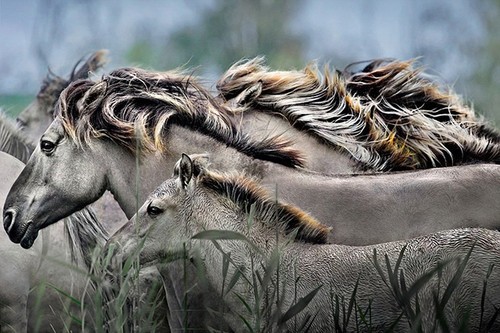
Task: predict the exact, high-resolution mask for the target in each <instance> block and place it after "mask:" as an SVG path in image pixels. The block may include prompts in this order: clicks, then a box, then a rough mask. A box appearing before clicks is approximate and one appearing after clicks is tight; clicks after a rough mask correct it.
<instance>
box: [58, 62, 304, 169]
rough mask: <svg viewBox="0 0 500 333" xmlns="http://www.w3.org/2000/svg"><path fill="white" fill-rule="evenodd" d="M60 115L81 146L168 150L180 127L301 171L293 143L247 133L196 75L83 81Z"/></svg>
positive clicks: (71, 89) (126, 74)
mask: <svg viewBox="0 0 500 333" xmlns="http://www.w3.org/2000/svg"><path fill="white" fill-rule="evenodd" d="M58 114H59V115H60V116H61V118H62V120H63V124H64V125H65V129H66V130H67V132H68V133H70V136H71V137H72V138H73V139H74V140H75V141H77V142H81V141H88V140H89V139H90V138H91V137H101V136H105V137H108V138H110V139H112V140H113V141H115V142H117V143H119V144H120V145H122V146H124V147H126V148H128V149H129V150H130V151H131V152H133V153H134V152H135V151H136V148H137V147H136V144H137V142H139V144H140V145H141V147H140V148H141V151H143V152H150V151H155V150H160V151H163V150H164V149H165V148H166V147H164V139H165V137H166V128H167V127H168V125H169V124H177V125H180V126H183V127H188V128H190V129H192V130H195V131H198V132H201V133H202V134H205V135H208V136H210V137H212V138H214V139H216V140H217V141H219V142H222V143H224V144H226V145H229V146H231V147H234V148H235V149H237V150H239V151H241V152H243V153H245V154H247V155H249V156H252V157H255V158H260V159H265V160H271V161H274V162H278V163H281V164H285V165H290V166H302V165H303V160H302V159H301V155H300V153H299V152H297V151H295V150H293V149H292V148H291V145H292V143H291V142H289V141H286V140H284V139H282V138H279V137H275V138H270V139H268V140H263V141H260V142H255V141H253V140H252V139H251V138H250V137H249V136H247V135H245V134H243V133H241V132H240V130H239V129H238V127H237V125H236V124H235V123H234V121H233V118H232V117H231V115H230V114H229V113H228V112H227V109H226V108H225V107H224V106H223V105H221V104H220V103H218V102H217V101H216V100H215V99H214V98H213V97H212V95H211V94H210V93H209V92H208V91H207V90H206V89H204V88H203V87H202V86H201V85H200V84H199V83H198V81H197V80H196V78H195V77H193V76H192V75H186V74H184V73H182V72H179V71H170V72H162V73H159V72H149V71H145V70H142V69H137V68H122V69H118V70H115V71H113V72H111V73H110V74H109V75H106V76H104V77H103V79H102V80H100V81H98V82H92V81H90V80H79V81H76V82H75V83H72V84H70V85H69V86H68V88H67V89H66V90H65V91H64V92H63V94H61V99H60V101H59V104H58Z"/></svg>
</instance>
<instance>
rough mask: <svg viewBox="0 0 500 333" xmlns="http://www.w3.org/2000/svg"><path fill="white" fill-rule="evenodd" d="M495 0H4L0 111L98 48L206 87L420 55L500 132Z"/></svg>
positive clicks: (120, 62) (0, 1) (119, 60)
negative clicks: (248, 70) (230, 74)
mask: <svg viewBox="0 0 500 333" xmlns="http://www.w3.org/2000/svg"><path fill="white" fill-rule="evenodd" d="M499 14H500V0H498V1H497V0H489V1H488V0H440V1H434V0H419V1H400V0H386V1H372V0H356V1H340V0H339V1H336V0H307V1H306V0H303V1H300V0H178V1H173V0H172V1H168V0H141V1H133V0H106V1H99V0H23V1H18V0H0V41H1V45H0V106H1V107H2V108H3V109H4V110H6V111H7V112H8V113H9V114H11V115H15V114H17V113H18V112H19V111H20V110H22V108H24V107H25V106H26V105H27V104H28V103H29V102H30V101H31V100H32V99H33V98H34V96H35V95H36V93H37V91H38V89H39V87H40V84H41V82H42V80H43V78H44V77H45V76H46V75H47V70H48V68H50V70H51V71H53V72H54V73H56V74H58V75H60V76H67V75H68V74H69V73H70V72H71V70H72V68H73V66H74V64H75V62H76V61H77V60H78V59H80V58H82V57H83V56H86V55H89V54H90V53H91V52H93V51H95V50H98V49H101V48H105V49H108V50H109V51H110V58H111V61H110V63H108V65H107V66H106V67H105V71H109V70H111V69H114V68H117V67H122V66H140V67H143V68H148V69H155V70H168V69H173V68H175V67H178V66H184V67H187V68H196V70H195V74H197V75H201V76H204V77H205V78H207V81H206V82H207V83H208V85H209V86H210V84H212V85H214V84H215V80H216V79H217V77H218V75H220V74H221V73H222V72H223V71H224V70H226V69H227V68H228V67H229V66H230V65H231V64H232V63H234V62H235V61H237V60H239V59H241V58H249V57H254V56H256V55H264V56H266V58H267V63H268V65H269V66H271V67H272V68H274V69H301V68H303V67H304V66H305V65H306V64H307V63H309V62H311V61H317V62H318V63H319V64H321V65H322V64H326V63H328V64H330V66H331V67H334V68H337V69H343V68H344V67H345V66H347V65H348V64H349V63H352V62H357V61H363V60H369V59H373V58H398V59H409V58H415V57H418V58H419V63H420V64H421V65H423V66H424V67H425V68H427V70H428V72H429V73H431V74H433V75H436V76H438V77H439V78H440V80H441V81H442V82H445V83H446V84H447V85H449V86H451V87H452V88H453V89H455V90H456V91H457V92H458V93H459V94H461V95H462V96H463V98H464V99H465V100H466V101H468V102H469V103H471V104H473V105H474V107H475V109H476V110H477V111H478V112H479V113H482V114H484V115H485V116H486V117H487V118H488V119H490V120H491V121H493V122H495V123H496V124H500V111H499V110H498V109H499V107H498V105H499V103H500V94H499V92H500V20H499V19H498V18H499V17H500V16H499Z"/></svg>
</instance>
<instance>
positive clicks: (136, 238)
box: [111, 154, 330, 264]
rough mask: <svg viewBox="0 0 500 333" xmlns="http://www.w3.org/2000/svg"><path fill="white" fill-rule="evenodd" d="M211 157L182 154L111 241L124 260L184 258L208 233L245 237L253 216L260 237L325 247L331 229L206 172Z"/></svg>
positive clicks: (245, 183) (259, 191) (242, 182)
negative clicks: (192, 242)
mask: <svg viewBox="0 0 500 333" xmlns="http://www.w3.org/2000/svg"><path fill="white" fill-rule="evenodd" d="M207 165H208V157H207V156H206V155H191V157H189V156H187V155H185V154H183V155H182V158H181V159H180V160H179V161H178V162H177V165H176V167H175V170H174V177H173V178H171V179H169V180H167V181H165V182H164V183H163V184H161V185H160V186H159V187H158V188H157V189H156V190H155V191H154V192H153V193H152V194H151V195H150V197H149V198H148V199H147V200H146V202H145V203H144V205H143V206H142V207H141V208H140V209H139V210H138V212H137V214H136V215H135V216H134V217H133V218H132V219H131V220H130V221H129V222H128V223H127V224H126V225H125V226H123V227H122V228H121V229H120V230H119V231H118V232H117V233H115V235H114V236H113V237H112V238H111V243H116V244H118V246H119V248H120V253H121V257H122V258H129V257H131V256H134V255H139V258H140V261H141V263H142V264H145V263H157V262H159V261H164V260H173V259H178V258H181V257H183V255H184V254H183V251H184V246H183V244H184V243H187V242H188V241H189V240H190V239H191V238H192V237H193V236H194V235H195V234H197V233H198V232H200V231H203V230H232V231H240V230H242V229H244V228H246V227H247V224H246V223H247V222H248V220H249V219H251V218H252V217H250V215H251V214H253V218H254V219H255V220H256V221H258V223H260V224H261V228H259V232H262V230H264V232H265V233H266V235H256V238H262V239H265V238H266V237H267V236H270V237H273V238H274V237H275V235H276V234H275V231H276V230H278V231H279V232H282V233H284V235H283V236H284V237H286V235H285V234H289V235H293V237H294V241H300V242H307V243H314V244H322V243H326V240H327V236H328V233H329V232H330V228H328V227H326V226H324V225H322V224H320V223H319V222H317V221H316V220H315V219H314V218H312V217H310V216H309V215H307V214H306V213H304V212H303V211H301V210H300V209H299V208H297V207H294V206H290V205H287V204H284V203H281V202H277V201H276V200H275V199H274V198H272V196H271V195H270V194H268V193H267V191H265V190H264V189H263V188H262V187H260V186H259V185H258V184H257V183H255V182H254V181H252V180H250V179H248V178H245V177H243V176H241V175H238V174H222V173H218V172H215V171H210V170H208V169H207Z"/></svg>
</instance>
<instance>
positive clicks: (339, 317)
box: [109, 155, 500, 332]
mask: <svg viewBox="0 0 500 333" xmlns="http://www.w3.org/2000/svg"><path fill="white" fill-rule="evenodd" d="M175 174H176V176H175V177H174V178H171V179H169V180H167V181H165V182H164V183H163V184H162V185H161V186H160V187H158V188H157V189H156V190H155V191H154V192H153V194H152V195H151V196H150V197H149V198H148V199H147V200H146V202H145V203H144V205H143V206H142V207H141V208H140V209H139V210H138V211H137V214H136V215H135V217H134V218H132V219H131V220H130V221H129V222H128V224H126V225H125V226H123V227H122V228H121V229H120V230H119V231H118V232H117V233H115V234H114V235H113V236H112V238H111V239H110V241H109V244H110V245H114V246H115V248H118V251H117V253H116V252H115V253H116V256H117V258H121V260H123V262H121V261H120V259H118V260H117V261H118V263H119V264H120V266H121V265H122V264H123V263H124V262H125V261H128V260H131V258H135V257H138V258H139V260H140V263H141V265H145V266H147V265H158V264H160V263H162V262H164V261H165V260H167V261H168V260H179V259H182V258H184V259H188V260H186V261H187V262H188V264H189V263H190V261H189V259H191V262H195V263H198V265H199V267H198V269H201V272H203V273H204V274H205V277H206V279H207V280H208V283H209V285H210V286H211V287H212V290H216V291H218V292H217V293H215V294H214V295H213V296H212V297H219V298H220V299H221V301H223V302H225V305H226V307H225V308H224V307H222V309H223V311H224V312H222V314H221V319H222V318H224V319H225V320H226V321H227V322H228V324H229V326H230V327H231V329H232V330H233V331H235V332H246V331H281V330H282V331H287V332H292V331H293V332H300V331H304V330H306V328H307V331H308V332H325V331H331V330H332V329H333V328H335V330H336V331H337V329H339V331H358V330H361V331H364V330H366V331H372V330H376V331H379V330H387V329H389V330H395V331H409V330H412V329H413V330H415V329H416V330H421V331H424V332H430V331H438V330H441V329H442V330H449V331H457V330H460V329H465V330H468V331H469V330H470V331H483V330H492V331H496V330H498V329H500V319H499V318H498V313H499V309H500V275H499V274H495V272H494V271H495V270H498V265H499V264H500V233H499V232H498V231H490V230H484V229H457V230H450V231H444V232H439V233H434V234H430V235H427V236H422V237H419V238H414V239H410V240H407V241H399V242H390V243H384V244H378V245H372V246H363V247H351V246H344V245H324V243H325V242H326V239H327V233H328V228H327V227H326V226H324V225H321V224H320V223H318V222H316V221H315V220H314V219H313V218H311V217H310V216H308V215H307V214H306V213H304V212H303V211H301V210H300V209H298V208H297V207H294V206H290V205H287V204H283V203H281V202H279V201H276V200H275V198H274V196H273V195H270V194H268V193H266V191H265V190H264V189H263V188H261V187H260V186H259V185H258V184H257V183H255V182H253V181H251V180H250V179H248V178H246V177H243V176H241V175H234V174H233V175H228V174H221V173H217V172H213V171H208V170H207V169H206V168H205V167H204V166H203V164H201V163H193V162H192V161H191V160H190V158H189V157H187V156H186V155H183V157H182V159H181V160H180V162H179V167H178V168H177V171H176V172H175ZM137 230H140V231H139V232H137ZM290 234H291V235H290ZM321 244H323V245H321ZM277 258H278V259H277ZM382 258H385V263H384V261H383V260H384V259H382ZM380 259H382V261H380ZM392 265H394V270H393V269H392V267H391V266H392ZM160 267H161V266H160ZM200 267H201V268H200ZM382 267H384V268H382ZM235 277H236V278H235ZM347 304H349V305H347ZM353 306H354V307H353ZM342 307H344V308H343V310H342ZM346 308H349V310H347V311H346ZM351 309H352V311H353V312H351ZM346 314H347V315H346ZM220 322H222V320H220Z"/></svg>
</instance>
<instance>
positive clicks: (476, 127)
mask: <svg viewBox="0 0 500 333" xmlns="http://www.w3.org/2000/svg"><path fill="white" fill-rule="evenodd" d="M217 89H218V91H219V94H220V98H222V99H223V100H224V101H226V102H232V104H233V105H234V104H236V109H235V112H244V111H246V110H251V109H253V110H258V111H271V112H273V113H275V114H278V115H281V116H284V117H285V118H286V119H287V120H288V121H289V122H290V124H291V125H293V126H294V127H296V128H297V129H299V130H302V131H306V132H308V133H310V134H311V135H313V136H315V137H316V138H318V139H319V140H320V141H321V142H323V143H325V144H328V145H331V146H333V147H335V148H337V149H339V150H340V151H343V152H344V153H347V154H348V155H349V156H351V157H352V158H353V159H354V160H355V161H356V162H358V164H359V167H360V168H361V169H374V170H379V171H387V170H402V169H417V168H428V167H436V166H449V165H454V164H460V163H465V162H472V161H478V160H480V161H489V162H498V161H499V160H500V158H499V157H500V147H499V146H498V143H499V142H500V135H499V134H498V133H497V131H496V130H494V129H493V128H491V127H490V126H488V125H487V124H485V123H484V122H482V121H481V120H478V119H477V117H476V116H475V114H474V111H473V110H472V109H470V108H468V107H466V106H465V105H463V103H462V102H461V101H460V99H459V98H458V96H457V95H455V94H453V93H452V92H451V91H448V92H443V90H442V89H441V88H440V87H439V86H438V85H437V84H436V83H434V82H433V81H431V80H429V79H428V78H426V77H425V76H424V75H423V74H422V70H421V69H415V68H413V62H412V61H388V62H384V61H375V62H373V63H371V65H369V66H367V67H366V68H365V69H364V70H363V71H360V72H356V73H352V72H348V71H345V72H344V73H340V72H333V73H332V72H331V71H330V70H329V69H328V68H325V71H324V73H323V74H321V73H319V71H318V69H317V67H316V66H315V65H310V66H308V67H306V68H305V69H304V70H303V71H270V69H269V68H268V67H266V66H265V65H264V60H263V58H255V59H251V60H243V61H240V62H238V63H236V64H235V65H233V66H232V67H231V68H230V69H229V70H228V71H227V72H226V73H225V74H224V75H223V76H222V77H221V78H220V80H219V82H218V83H217Z"/></svg>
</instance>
